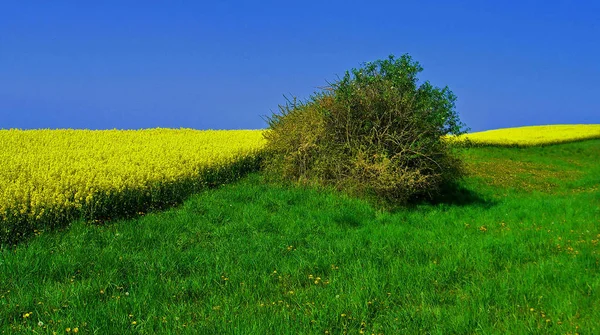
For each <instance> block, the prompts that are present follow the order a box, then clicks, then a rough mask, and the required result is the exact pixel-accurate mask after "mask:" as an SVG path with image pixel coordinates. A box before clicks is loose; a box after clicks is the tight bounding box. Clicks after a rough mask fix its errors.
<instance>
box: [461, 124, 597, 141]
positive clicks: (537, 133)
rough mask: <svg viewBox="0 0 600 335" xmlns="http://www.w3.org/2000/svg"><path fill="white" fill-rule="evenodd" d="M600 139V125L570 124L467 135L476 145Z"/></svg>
mask: <svg viewBox="0 0 600 335" xmlns="http://www.w3.org/2000/svg"><path fill="white" fill-rule="evenodd" d="M596 138H600V124H569V125H547V126H527V127H517V128H504V129H495V130H487V131H481V132H476V133H470V134H465V135H462V136H460V137H458V140H459V141H460V140H464V139H468V140H470V141H471V142H472V143H474V144H475V145H499V146H535V145H548V144H558V143H566V142H573V141H581V140H587V139H596Z"/></svg>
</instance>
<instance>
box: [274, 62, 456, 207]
mask: <svg viewBox="0 0 600 335" xmlns="http://www.w3.org/2000/svg"><path fill="white" fill-rule="evenodd" d="M422 70H423V69H422V68H421V66H420V65H419V63H417V62H415V61H413V60H412V59H411V57H410V56H409V55H403V56H401V57H400V58H394V56H389V58H388V59H385V60H377V61H375V62H370V63H366V64H364V65H363V67H361V68H359V69H352V70H351V71H348V72H346V73H345V75H344V76H343V77H342V78H340V79H339V80H338V81H337V82H334V83H331V84H330V87H328V88H326V89H324V90H322V91H320V92H316V93H314V94H313V95H312V96H311V97H310V98H309V99H308V100H307V101H304V102H299V101H298V100H297V99H295V98H294V99H292V100H288V102H287V103H286V105H285V106H280V111H279V113H275V114H273V115H272V116H271V117H269V118H268V119H267V121H268V123H269V130H268V131H267V132H265V137H266V139H267V152H268V157H267V158H266V159H265V165H264V167H265V169H266V170H267V171H268V172H270V174H271V175H273V176H275V175H276V176H279V177H281V178H283V179H285V180H290V181H295V182H300V183H309V184H316V185H324V186H333V187H336V188H338V189H341V190H345V191H347V192H349V193H352V194H356V195H368V196H370V195H375V196H377V197H378V198H380V199H383V200H386V201H391V202H393V203H405V202H406V201H408V200H410V199H411V198H414V197H417V196H433V195H435V194H437V193H438V192H439V191H440V190H441V188H442V186H443V185H445V184H447V183H451V182H453V181H455V180H457V179H458V178H460V177H461V175H462V166H461V162H460V161H459V160H458V159H457V158H456V157H455V156H454V155H453V154H452V149H451V147H450V144H449V143H447V142H446V141H444V137H445V136H446V135H459V134H461V133H462V131H461V129H462V128H463V126H464V125H463V124H462V123H461V122H460V120H459V117H458V115H457V113H456V111H455V101H456V96H455V95H454V94H453V93H452V91H450V89H448V87H445V88H441V89H440V88H437V87H434V86H433V85H431V84H430V83H429V82H424V83H422V84H419V83H418V78H417V74H418V73H419V72H421V71H422Z"/></svg>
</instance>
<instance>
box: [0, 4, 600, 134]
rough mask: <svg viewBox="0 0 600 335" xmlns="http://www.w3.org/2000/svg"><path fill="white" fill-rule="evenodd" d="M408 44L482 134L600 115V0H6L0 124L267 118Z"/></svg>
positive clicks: (205, 124)
mask: <svg viewBox="0 0 600 335" xmlns="http://www.w3.org/2000/svg"><path fill="white" fill-rule="evenodd" d="M403 53H409V54H410V55H411V56H413V58H414V59H415V60H417V61H419V62H420V63H421V65H422V66H423V67H424V69H425V71H424V72H423V73H422V74H421V79H423V80H430V81H431V82H432V83H433V84H434V85H436V86H445V85H448V86H449V87H450V89H451V90H452V91H454V93H455V94H456V95H457V96H458V101H457V111H458V112H459V114H460V116H461V119H462V120H463V121H464V122H465V123H466V124H467V125H468V126H469V127H471V129H472V130H473V131H479V130H485V129H492V128H501V127H511V126H521V125H534V124H554V123H600V2H599V1H584V0H581V1H572V0H566V1H552V0H550V1H528V0H522V1H425V0H420V1H351V0H344V1H337V0H336V1H326V0H322V1H308V0H307V1H227V0H224V1H135V2H134V1H126V0H119V1H109V0H103V1H60V0H58V1H35V0H31V1H27V0H3V1H1V2H0V128H91V129H107V128H120V129H138V128H148V127H176V128H178V127H188V128H197V129H240V128H246V129H255V128H264V127H265V126H266V123H265V122H264V121H263V119H262V118H261V116H264V115H268V114H270V113H271V111H273V110H276V109H277V106H278V104H281V103H284V102H285V100H284V98H283V95H284V94H286V95H295V96H298V97H299V98H307V97H308V96H309V94H311V93H312V92H314V91H315V90H316V89H317V87H318V86H324V85H325V84H326V81H332V80H335V79H336V76H337V75H340V76H341V75H343V73H344V71H346V70H348V69H350V68H352V67H358V66H360V64H361V63H363V62H366V61H373V60H376V59H379V58H385V57H387V56H388V55H389V54H395V55H397V56H399V55H401V54H403Z"/></svg>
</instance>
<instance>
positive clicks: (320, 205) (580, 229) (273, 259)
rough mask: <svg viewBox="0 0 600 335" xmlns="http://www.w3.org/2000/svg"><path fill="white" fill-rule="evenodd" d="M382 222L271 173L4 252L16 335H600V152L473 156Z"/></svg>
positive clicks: (340, 198)
mask: <svg viewBox="0 0 600 335" xmlns="http://www.w3.org/2000/svg"><path fill="white" fill-rule="evenodd" d="M458 150H460V153H459V154H460V155H461V156H462V157H463V158H464V161H465V162H467V164H468V171H469V175H468V177H467V178H465V179H464V180H463V181H462V182H461V184H460V185H459V187H458V188H456V189H453V190H451V191H449V192H448V193H446V195H445V196H444V197H443V198H439V199H436V200H435V201H434V202H420V203H419V202H415V203H412V204H411V205H409V206H408V207H403V208H396V209H393V210H382V209H379V208H378V207H376V206H374V205H372V204H371V203H369V202H367V201H365V200H361V199H356V198H351V197H349V196H346V195H343V194H340V193H338V192H334V191H332V190H327V189H315V188H309V187H293V186H289V185H283V184H276V183H273V182H269V181H267V180H266V178H265V177H264V176H263V174H261V173H260V172H255V173H251V174H249V175H247V176H245V177H244V178H242V179H240V180H238V181H237V182H234V183H230V184H227V185H222V186H220V187H217V188H212V189H206V190H204V191H202V192H201V193H198V194H195V195H193V196H192V197H190V198H188V199H187V200H186V201H185V202H184V203H183V204H181V205H179V206H177V207H175V208H172V209H169V210H166V211H157V212H153V213H147V214H146V215H143V216H139V217H136V218H132V219H125V220H119V221H110V222H104V223H102V224H90V223H86V222H83V221H77V222H74V223H73V224H71V225H70V227H68V229H66V228H65V229H61V230H54V231H50V232H44V233H41V234H39V235H38V236H35V237H33V238H30V239H28V240H26V241H24V242H22V243H19V244H18V245H16V246H14V247H5V248H2V249H0V333H2V334H18V333H28V334H31V333H34V334H74V333H78V334H157V333H158V334H474V333H482V334H576V333H579V334H599V333H600V321H599V320H600V243H599V240H600V189H599V187H600V186H599V185H600V164H599V163H600V161H599V158H598V157H600V140H588V141H582V142H576V143H568V144H559V145H551V146H543V147H530V148H501V147H473V148H462V149H458Z"/></svg>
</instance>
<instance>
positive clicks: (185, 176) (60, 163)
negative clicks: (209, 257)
mask: <svg viewBox="0 0 600 335" xmlns="http://www.w3.org/2000/svg"><path fill="white" fill-rule="evenodd" d="M263 146H264V139H263V136H262V131H260V130H222V131H221V130H220V131H213V130H207V131H199V130H192V129H145V130H99V131H98V130H96V131H94V130H0V148H2V150H1V151H0V161H1V162H2V164H0V235H2V232H3V230H4V233H10V232H9V230H10V229H11V228H10V227H9V226H10V225H11V224H16V223H19V225H23V224H24V222H27V224H33V225H35V222H36V221H39V220H42V221H44V220H45V221H48V220H50V221H57V220H68V219H69V218H70V217H71V216H72V217H78V216H80V215H81V214H87V215H88V216H92V217H93V215H94V213H102V212H103V207H105V208H106V209H107V210H108V209H109V208H110V209H111V210H112V209H114V208H117V207H119V206H121V207H127V206H130V207H135V208H142V207H144V202H148V204H146V207H147V206H149V205H150V203H153V202H157V201H158V202H160V201H163V200H164V201H168V199H160V197H165V198H166V197H168V195H167V194H161V193H160V189H161V187H164V186H169V185H171V186H172V185H176V184H177V185H178V187H188V188H189V187H192V186H193V185H192V186H190V185H185V183H195V184H197V185H196V186H198V185H201V184H202V183H203V182H204V181H205V180H203V179H202V178H205V179H206V178H209V177H210V176H209V175H205V174H206V172H207V171H209V170H211V171H213V172H212V173H213V175H214V174H215V172H214V171H217V170H219V169H221V168H223V169H226V168H227V167H228V166H230V165H231V164H233V163H234V162H235V161H236V160H239V159H243V158H245V157H246V158H247V157H252V156H254V155H256V154H257V152H258V151H259V150H260V149H261V148H262V147H263ZM173 192H176V190H174V191H173ZM109 202H113V203H112V204H111V203H109ZM114 202H118V204H115V203H114ZM125 209H126V210H127V208H125ZM129 210H134V208H130V209H129ZM104 212H106V211H104ZM25 228H27V227H25Z"/></svg>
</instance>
